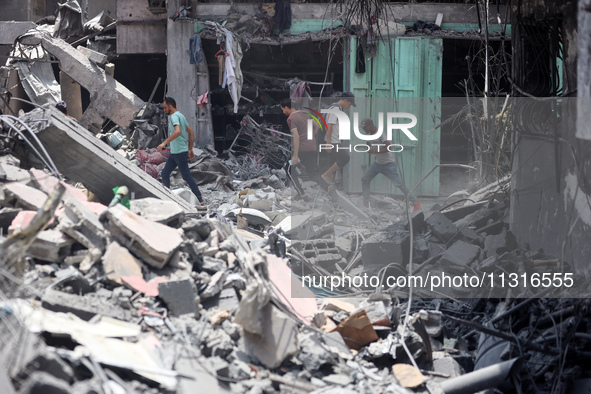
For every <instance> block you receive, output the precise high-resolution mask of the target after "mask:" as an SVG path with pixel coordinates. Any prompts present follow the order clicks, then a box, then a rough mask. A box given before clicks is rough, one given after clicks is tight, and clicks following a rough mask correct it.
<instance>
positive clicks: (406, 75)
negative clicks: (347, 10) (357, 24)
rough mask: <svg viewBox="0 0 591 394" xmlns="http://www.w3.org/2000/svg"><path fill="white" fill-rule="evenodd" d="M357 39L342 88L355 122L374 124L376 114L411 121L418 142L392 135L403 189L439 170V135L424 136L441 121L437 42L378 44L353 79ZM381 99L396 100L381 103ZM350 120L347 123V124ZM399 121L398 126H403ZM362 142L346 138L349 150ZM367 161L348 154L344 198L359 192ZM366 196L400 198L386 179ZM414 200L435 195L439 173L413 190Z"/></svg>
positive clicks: (403, 39) (380, 179) (415, 40)
mask: <svg viewBox="0 0 591 394" xmlns="http://www.w3.org/2000/svg"><path fill="white" fill-rule="evenodd" d="M356 46H357V38H356V37H351V39H350V40H349V45H348V46H347V45H346V47H348V49H349V51H348V53H349V56H348V59H347V61H346V62H345V87H346V88H348V89H349V90H351V91H352V92H353V93H354V94H355V96H356V97H359V98H362V97H366V98H367V99H365V100H363V99H357V100H356V101H357V102H358V103H359V104H358V107H357V108H355V109H354V110H355V111H357V112H359V117H360V118H362V117H365V116H370V117H371V118H372V119H374V121H376V122H377V119H378V114H379V113H383V114H384V123H385V121H386V119H385V114H386V113H387V112H408V113H411V114H413V115H415V116H416V117H417V125H416V126H415V127H414V128H413V129H412V132H413V134H414V135H415V136H416V137H417V138H418V141H412V140H410V139H408V138H407V137H406V136H405V135H404V134H403V133H394V135H393V142H394V143H398V144H401V145H403V146H404V151H403V152H401V153H396V157H397V160H398V165H399V169H401V170H402V171H401V174H402V175H403V177H404V181H405V183H406V185H407V186H408V188H409V189H412V188H413V187H414V186H415V185H416V184H417V183H418V182H419V181H420V180H421V179H422V178H423V176H424V175H425V174H427V173H428V172H429V171H430V170H431V169H432V168H433V167H434V166H435V165H436V164H439V148H440V136H439V129H437V130H435V131H429V132H427V131H428V130H431V129H433V127H434V126H436V125H438V124H439V123H440V119H441V104H440V100H441V66H442V52H443V45H442V40H441V39H438V38H428V37H412V38H411V37H409V38H406V37H398V38H391V39H387V40H383V41H380V42H379V43H378V47H377V50H376V54H375V56H374V57H373V58H371V59H368V60H366V72H365V73H355V64H356V60H357V59H356V54H357V51H356ZM386 98H396V99H395V100H394V99H389V100H387V99H386ZM351 120H353V119H351ZM408 121H409V119H400V120H399V122H398V123H408ZM363 142H364V141H361V140H360V139H357V138H356V137H355V136H354V134H353V135H352V139H351V144H353V145H355V144H362V143H363ZM370 160H373V156H372V157H370V155H368V154H363V153H351V161H350V162H349V164H348V165H347V167H345V186H346V188H347V190H348V191H349V192H360V191H361V177H362V176H363V173H364V172H365V170H366V169H367V167H368V166H369V165H370V164H371V163H370ZM371 190H372V191H373V192H378V193H387V194H395V195H401V192H400V190H399V189H398V188H396V187H394V185H392V184H391V183H390V182H389V181H388V180H387V178H385V177H384V176H383V175H379V176H378V177H376V178H374V181H373V182H372V186H371ZM415 194H416V195H421V196H437V195H438V194H439V171H438V170H436V171H435V172H434V173H433V174H431V176H429V178H427V179H426V180H425V181H424V182H423V183H422V184H421V185H420V186H419V188H418V189H417V190H416V192H415Z"/></svg>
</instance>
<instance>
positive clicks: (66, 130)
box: [21, 105, 195, 212]
mask: <svg viewBox="0 0 591 394" xmlns="http://www.w3.org/2000/svg"><path fill="white" fill-rule="evenodd" d="M21 119H22V120H23V121H24V122H25V123H27V124H28V125H29V127H31V128H32V129H33V130H34V131H35V133H36V134H37V137H38V138H39V139H40V141H41V142H42V144H43V146H44V147H45V149H46V150H47V152H48V153H49V155H50V156H51V157H52V158H53V161H54V162H55V164H56V166H57V168H58V170H59V171H60V172H61V173H62V174H63V175H64V176H66V177H67V178H69V179H71V180H73V181H76V182H82V183H84V185H85V186H86V187H87V188H88V190H90V191H91V192H92V193H94V194H95V195H96V196H97V197H98V198H99V200H100V201H101V202H102V203H103V204H109V202H110V201H111V200H112V199H113V188H114V187H117V186H122V185H125V186H127V187H128V188H129V190H130V192H132V193H135V198H146V197H155V198H160V199H163V200H168V201H174V202H176V203H177V204H179V205H180V206H181V208H183V210H184V211H186V212H194V211H195V208H194V207H193V206H191V205H189V204H188V203H187V202H185V201H184V200H183V199H182V198H180V197H178V196H176V195H175V194H174V193H172V192H171V191H170V190H168V189H166V188H165V187H164V186H162V184H161V183H159V182H158V181H157V180H155V179H154V178H152V177H151V176H150V175H148V174H147V173H145V172H144V171H142V170H141V169H140V168H139V167H136V166H133V165H130V163H129V161H128V160H127V159H126V158H125V157H123V156H121V155H119V154H118V153H116V152H115V151H114V150H113V149H112V148H111V147H110V146H109V145H108V144H105V143H104V142H102V141H101V140H99V139H98V138H96V137H95V136H94V135H92V133H90V132H89V131H88V130H86V129H84V128H83V127H82V126H81V125H79V124H78V123H77V122H75V121H74V120H72V119H70V118H68V117H66V116H65V115H64V114H62V113H61V112H59V111H58V110H57V109H56V108H55V107H54V106H53V105H45V106H43V107H42V108H37V109H34V110H32V111H30V112H28V113H27V114H26V115H25V116H23V117H22V118H21Z"/></svg>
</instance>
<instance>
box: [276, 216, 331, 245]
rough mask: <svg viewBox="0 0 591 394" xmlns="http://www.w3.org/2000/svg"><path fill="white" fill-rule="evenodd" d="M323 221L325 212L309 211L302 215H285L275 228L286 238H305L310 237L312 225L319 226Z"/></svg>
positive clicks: (324, 220)
mask: <svg viewBox="0 0 591 394" xmlns="http://www.w3.org/2000/svg"><path fill="white" fill-rule="evenodd" d="M325 222H326V213H324V212H321V211H310V212H307V213H305V214H302V215H290V216H288V217H286V218H285V219H283V220H282V221H281V222H280V223H279V224H278V225H277V228H278V229H281V230H282V231H283V233H284V234H285V236H286V237H287V238H290V239H297V240H306V239H311V238H312V237H311V235H312V227H313V226H321V225H322V224H324V223H325Z"/></svg>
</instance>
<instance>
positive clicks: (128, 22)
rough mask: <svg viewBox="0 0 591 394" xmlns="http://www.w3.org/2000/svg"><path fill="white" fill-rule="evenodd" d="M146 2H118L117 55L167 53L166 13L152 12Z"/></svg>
mask: <svg viewBox="0 0 591 394" xmlns="http://www.w3.org/2000/svg"><path fill="white" fill-rule="evenodd" d="M147 5H148V3H147V2H146V0H127V1H118V2H117V53H119V54H136V53H165V52H166V16H167V15H166V13H160V14H155V13H152V12H150V10H148V7H147Z"/></svg>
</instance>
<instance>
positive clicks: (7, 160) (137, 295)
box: [0, 1, 591, 393]
mask: <svg viewBox="0 0 591 394" xmlns="http://www.w3.org/2000/svg"><path fill="white" fill-rule="evenodd" d="M156 3H157V2H153V1H152V2H150V4H152V5H156ZM278 4H279V3H278ZM265 7H266V8H265V9H267V11H266V12H269V10H271V9H270V8H268V7H267V6H265ZM156 8H158V7H151V9H150V11H152V10H153V9H156ZM273 11H274V10H273ZM182 12H185V13H186V12H188V10H184V11H180V13H182ZM235 16H236V15H235ZM243 17H244V20H242V22H240V20H241V19H242V18H243ZM97 18H98V19H97V22H93V25H95V27H93V28H91V29H93V30H95V32H98V31H100V30H102V29H106V28H107V25H106V23H108V26H111V25H113V23H114V22H105V21H103V22H102V23H100V24H99V25H96V23H98V21H99V20H100V19H101V18H102V17H97ZM235 19H236V20H232V21H230V23H229V25H228V26H238V25H240V24H246V23H248V24H250V23H251V22H253V20H252V18H251V17H250V16H248V18H247V17H246V16H239V17H238V18H235ZM256 22H260V21H256ZM170 23H172V22H170ZM380 23H381V22H380ZM257 25H259V24H257ZM260 26H262V25H260ZM390 26H391V27H393V28H395V29H400V28H401V25H398V24H396V25H394V24H391V25H390ZM7 27H8V28H10V32H11V33H10V34H13V32H14V31H16V30H18V29H17V27H14V26H9V25H7V24H6V23H0V31H3V30H2V29H6V28H7ZM112 27H114V25H113V26H112ZM18 28H19V29H20V28H21V27H20V26H19V27H18ZM97 29H98V30H97ZM92 34H94V33H91V35H92ZM286 37H287V36H286ZM1 39H3V38H2V34H0V40H1ZM286 39H289V38H286ZM99 41H100V40H99ZM94 42H95V44H94V45H89V44H87V45H86V46H79V47H77V48H74V46H72V45H71V44H68V43H67V42H65V41H64V40H61V39H59V38H56V37H51V36H49V35H47V34H45V33H43V32H41V31H36V32H31V33H29V34H27V35H25V36H24V37H23V38H22V39H21V43H22V44H26V45H31V46H33V47H38V46H41V47H43V48H44V49H45V50H46V51H48V52H49V53H51V54H52V55H53V56H54V57H55V58H57V59H58V60H59V68H60V69H61V73H62V74H63V75H62V76H63V80H66V76H67V77H68V78H71V79H72V80H73V81H75V82H76V83H78V84H80V85H81V86H83V87H84V88H85V89H86V90H88V91H90V92H91V97H90V100H91V103H90V105H89V106H88V108H87V109H86V112H84V115H83V116H82V119H81V120H80V123H78V122H77V121H75V120H74V119H73V118H70V117H67V116H66V115H64V114H62V113H61V112H60V111H59V110H57V109H56V108H55V106H54V105H44V106H41V107H39V108H35V109H33V110H31V111H29V112H27V113H25V114H24V115H23V116H21V117H20V120H22V121H23V122H24V124H25V125H26V126H27V128H30V129H31V131H32V132H33V133H34V135H35V136H36V137H37V138H38V139H39V144H37V145H39V146H38V148H40V147H42V148H43V149H41V150H42V151H43V152H44V153H43V154H41V153H37V152H35V150H37V148H35V150H32V149H31V148H30V147H28V146H25V144H24V142H23V140H22V138H20V139H19V138H13V137H11V135H12V132H11V133H7V134H6V136H5V135H4V134H2V139H1V140H0V145H2V146H1V148H2V149H1V152H0V153H1V155H0V247H3V246H4V245H8V246H10V245H13V243H14V242H15V240H19V241H21V242H22V244H19V245H23V247H19V248H17V249H18V250H17V252H14V253H10V256H8V255H9V254H8V253H3V255H1V256H0V264H1V265H2V267H0V268H2V269H1V270H0V293H2V300H1V302H0V391H2V392H7V393H11V392H15V391H16V392H23V393H28V392H30V393H37V392H57V393H61V392H64V393H65V392H75V393H77V392H85V393H87V392H95V391H96V390H97V389H96V387H99V386H100V387H101V389H100V390H102V391H104V392H106V393H120V392H121V393H123V392H154V393H155V392H180V393H183V392H237V393H238V392H240V393H242V392H249V393H270V392H312V391H314V390H319V392H323V393H337V392H338V393H349V392H351V393H353V392H376V393H409V392H411V390H410V389H412V392H417V393H418V392H420V393H426V392H432V393H434V392H438V393H441V392H445V393H451V392H464V391H462V390H464V389H465V388H466V387H470V390H472V391H470V392H474V391H476V390H482V389H487V388H495V389H497V390H500V391H507V390H511V387H510V384H509V383H512V382H521V383H520V384H522V386H523V387H521V388H520V389H519V390H516V391H517V392H533V391H536V390H538V391H544V392H551V391H553V389H555V388H556V387H557V385H558V383H560V385H562V384H563V382H565V381H566V379H570V378H573V380H574V378H580V377H584V374H583V373H582V372H581V370H583V368H581V365H585V364H584V362H585V361H586V360H588V359H589V358H590V356H589V354H590V348H591V340H589V334H588V333H587V332H586V331H587V330H586V328H587V327H586V322H587V321H588V320H589V319H588V318H587V315H588V310H589V308H588V305H587V302H586V301H584V300H583V301H581V300H575V301H573V300H563V299H561V298H560V297H562V296H564V294H562V293H560V292H558V291H556V292H554V293H553V292H551V291H550V290H553V289H549V290H544V291H548V293H544V294H543V295H544V296H556V298H552V299H540V300H539V301H536V302H531V301H529V300H530V299H531V298H529V297H534V296H536V295H538V296H539V295H540V293H537V291H538V290H540V289H541V287H540V286H537V287H538V289H536V286H533V284H532V283H528V286H510V287H511V289H508V288H498V289H494V291H493V289H490V288H486V292H485V289H481V288H477V289H476V291H474V289H470V288H469V287H468V286H466V285H465V282H462V284H456V283H455V282H453V283H451V282H450V283H451V284H450V285H449V286H444V285H442V286H435V287H436V289H429V286H419V285H417V284H416V282H415V284H413V283H411V282H410V280H409V281H406V279H407V278H408V275H409V274H410V273H411V272H412V275H413V278H415V279H416V278H419V279H420V278H426V277H429V278H430V279H431V280H432V281H431V282H430V283H431V284H432V283H433V280H434V278H436V279H440V278H443V277H444V274H447V275H451V274H453V275H454V276H455V277H457V278H459V277H462V278H463V277H464V276H470V277H476V278H478V279H480V278H485V279H486V278H489V276H488V275H497V276H496V277H495V278H501V275H505V276H504V277H503V278H504V280H505V281H507V282H506V283H510V282H509V280H510V278H509V277H507V273H509V272H517V271H519V272H520V273H527V274H528V275H529V277H531V278H533V276H532V275H534V274H536V275H541V277H540V278H542V279H543V278H545V277H547V276H548V274H550V273H553V274H554V270H555V269H559V265H560V268H561V269H562V268H564V269H568V270H570V267H569V266H568V261H567V260H568V257H567V256H561V258H560V259H557V258H556V256H545V255H544V253H543V251H531V250H528V249H527V248H524V249H522V248H520V245H517V243H516V240H515V237H514V236H513V235H512V233H511V231H510V228H509V224H508V221H507V219H506V218H507V213H508V209H509V207H508V203H507V201H508V193H507V192H506V191H502V190H500V189H499V188H497V187H489V186H487V187H485V188H484V189H482V190H480V191H476V192H475V193H473V194H472V195H471V196H470V198H468V199H466V200H465V201H458V202H457V203H454V204H453V207H454V208H451V209H442V207H443V206H447V201H446V200H445V199H444V198H441V199H438V198H434V199H432V200H430V199H428V198H425V199H422V206H423V208H431V209H430V210H427V209H425V210H424V211H418V212H415V213H412V214H410V215H408V216H407V212H406V210H405V208H404V203H403V202H402V201H401V200H400V199H399V198H392V197H391V196H373V197H372V199H371V202H370V207H368V208H363V204H362V197H361V196H356V195H350V194H346V193H345V192H343V191H340V190H336V189H335V192H334V193H332V188H331V193H330V195H329V193H327V192H325V191H323V190H322V189H321V188H320V187H319V186H318V185H316V184H315V183H314V182H313V181H312V180H311V179H306V177H307V176H308V174H306V173H304V174H300V175H302V180H304V182H303V187H304V189H305V191H306V195H307V196H308V197H310V198H302V199H299V200H298V199H296V198H292V197H293V196H294V195H292V193H293V191H294V188H293V185H291V184H290V183H291V181H290V177H288V174H287V173H286V172H285V170H284V169H283V168H282V167H283V166H284V165H285V161H286V160H288V155H289V134H285V133H283V132H281V130H282V128H281V127H274V126H273V128H266V126H262V125H259V124H258V123H256V122H255V121H254V120H253V119H252V118H251V117H250V116H247V117H245V118H244V119H243V122H242V123H241V126H242V128H241V130H240V131H239V133H238V134H239V138H236V140H234V144H232V146H231V147H230V149H229V150H227V151H225V152H224V153H222V154H221V155H219V156H218V153H217V151H216V149H215V148H218V149H219V146H218V145H217V144H216V147H213V146H208V147H204V148H199V149H194V153H195V155H196V158H195V159H194V160H192V161H191V163H190V164H189V166H190V171H191V174H192V175H193V177H194V178H195V179H196V181H197V182H198V184H199V185H200V186H201V191H202V194H203V198H204V200H205V202H206V203H207V206H205V207H201V206H199V207H196V205H198V204H199V203H198V201H197V200H196V197H195V195H194V194H193V193H192V192H191V191H190V189H189V188H187V185H186V183H185V181H184V180H183V179H182V177H181V176H179V175H180V174H173V177H172V179H171V186H172V187H173V188H175V190H174V191H171V190H169V189H167V188H165V187H164V186H162V184H161V183H160V182H159V181H158V180H157V179H158V174H159V172H160V171H161V170H162V168H163V166H164V165H165V163H166V160H169V159H170V157H169V151H168V150H164V151H162V152H159V151H157V150H155V149H154V148H155V147H156V146H158V144H160V143H162V140H163V139H164V137H165V134H166V127H167V124H168V121H167V118H166V115H165V114H164V112H163V110H162V108H161V107H159V105H158V104H155V103H150V104H149V105H144V104H145V103H144V102H143V101H142V100H140V99H139V98H138V97H137V96H136V95H135V94H134V93H132V92H131V91H129V90H128V89H127V88H125V87H124V86H123V85H121V84H120V83H118V82H117V81H115V80H114V79H113V78H112V74H109V73H107V72H106V71H105V70H104V69H103V67H104V68H105V69H112V67H110V66H107V65H106V63H107V62H108V61H109V59H110V56H111V54H112V53H113V52H110V51H109V50H108V49H105V47H104V46H103V47H102V48H103V50H101V49H100V48H101V47H100V46H99V45H98V44H96V41H94ZM75 45H76V44H75ZM93 48H94V49H99V51H95V50H94V49H93ZM101 52H104V53H101ZM11 70H12V69H9V68H7V67H3V68H2V70H1V76H2V78H3V79H2V83H3V84H4V85H2V86H5V85H6V81H7V80H8V74H10V71H11ZM12 71H13V70H12ZM14 82H18V81H16V80H15V81H14ZM154 92H156V89H155V90H154ZM257 92H258V90H257ZM281 92H283V90H281ZM0 93H2V92H0ZM63 93H64V96H67V95H68V94H67V92H63ZM253 97H254V96H253ZM256 97H259V96H258V93H257V95H256ZM140 109H141V111H140ZM138 111H139V112H138ZM106 118H108V119H110V120H111V121H112V122H113V123H114V124H115V125H116V126H115V127H113V128H112V129H110V130H99V129H101V127H102V126H103V123H104V120H106ZM204 119H205V118H204ZM21 126H22V125H21ZM0 127H4V126H3V124H0ZM18 127H20V126H18ZM20 128H21V129H22V130H25V127H24V126H23V127H20ZM4 130H5V129H0V131H4ZM27 131H28V130H27ZM98 131H101V133H99V134H97V132H98ZM279 136H282V137H279ZM235 137H236V136H235ZM5 138H6V141H4V139H5ZM240 144H248V145H244V146H243V145H240ZM140 148H141V149H140ZM115 149H117V150H115ZM349 165H352V164H349ZM30 166H33V167H36V168H28V167H30ZM44 167H47V169H46V170H43V171H42V170H40V169H39V168H44ZM53 167H55V168H53ZM58 172H60V173H59V174H58ZM50 173H51V174H50ZM309 178H311V177H309ZM335 181H336V182H337V183H339V182H341V181H343V182H345V183H346V182H347V180H346V179H345V180H343V179H340V175H339V176H338V177H337V178H336V179H335ZM349 181H351V180H350V179H349ZM505 182H508V180H506V181H505ZM77 183H79V184H78V186H77V187H78V188H76V187H74V186H73V185H75V184H77ZM122 186H125V187H126V188H127V189H128V190H129V194H128V195H126V196H127V197H129V201H128V200H127V199H126V198H117V199H114V198H113V197H114V188H118V187H122ZM409 186H411V185H409ZM413 186H414V185H413ZM81 189H84V191H82V190H81ZM55 190H60V191H63V194H61V195H60V196H59V198H56V199H54V200H55V201H54V200H52V197H51V196H52V195H54V194H53V193H54V192H55ZM64 190H65V191H64ZM117 190H121V189H117ZM472 191H473V190H470V191H466V192H465V193H463V194H462V195H469V194H470V193H471V192H472ZM119 197H121V195H119ZM455 197H457V195H456V196H455ZM48 202H55V207H57V206H58V205H59V208H57V209H55V207H54V209H52V210H48V208H47V207H45V206H46V205H48ZM128 202H129V204H128ZM374 202H375V203H376V204H375V207H374ZM437 204H440V205H437ZM430 205H431V206H430ZM54 211H55V213H54ZM39 218H41V219H43V222H42V223H43V225H39V223H40V219H39ZM31 223H33V225H31ZM411 224H412V228H413V232H412V234H411V233H410V227H411ZM573 226H574V223H573ZM5 233H6V234H7V238H4V236H5V235H6V234H5ZM2 250H4V249H2ZM7 250H8V249H7ZM558 262H560V264H558ZM13 264H14V265H16V266H17V267H18V268H19V269H18V270H15V269H13V266H12V265H13ZM5 266H6V267H5ZM5 268H8V269H5ZM4 272H8V273H9V274H5V273H4ZM544 275H546V276H544ZM393 279H394V281H393ZM562 279H565V278H564V276H563V277H562ZM511 283H513V282H511ZM542 283H543V282H542ZM542 286H543V285H542ZM411 287H412V296H410V297H409V294H410V288H411ZM484 287H487V286H484ZM470 290H471V291H470ZM507 290H510V293H507ZM586 290H588V289H586ZM442 294H443V295H444V296H446V297H445V298H438V297H441V296H442ZM480 296H482V297H487V298H481V299H478V298H475V297H480ZM524 299H525V301H523V300H524ZM532 322H533V323H534V324H532ZM478 333H480V334H481V335H480V336H479V335H477V334H478ZM555 343H560V344H562V345H561V346H562V347H560V348H559V347H557V346H555V345H554V344H555ZM563 348H564V349H568V352H569V353H568V354H569V355H570V357H565V353H564V350H563ZM516 357H519V359H517V358H516ZM506 360H510V361H506ZM521 364H524V365H527V369H526V372H522V371H521V370H520V368H519V367H520V366H521ZM4 372H5V373H4ZM561 379H562V380H561ZM557 382H558V383H557ZM560 387H561V388H563V386H560ZM564 387H566V386H564Z"/></svg>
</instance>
